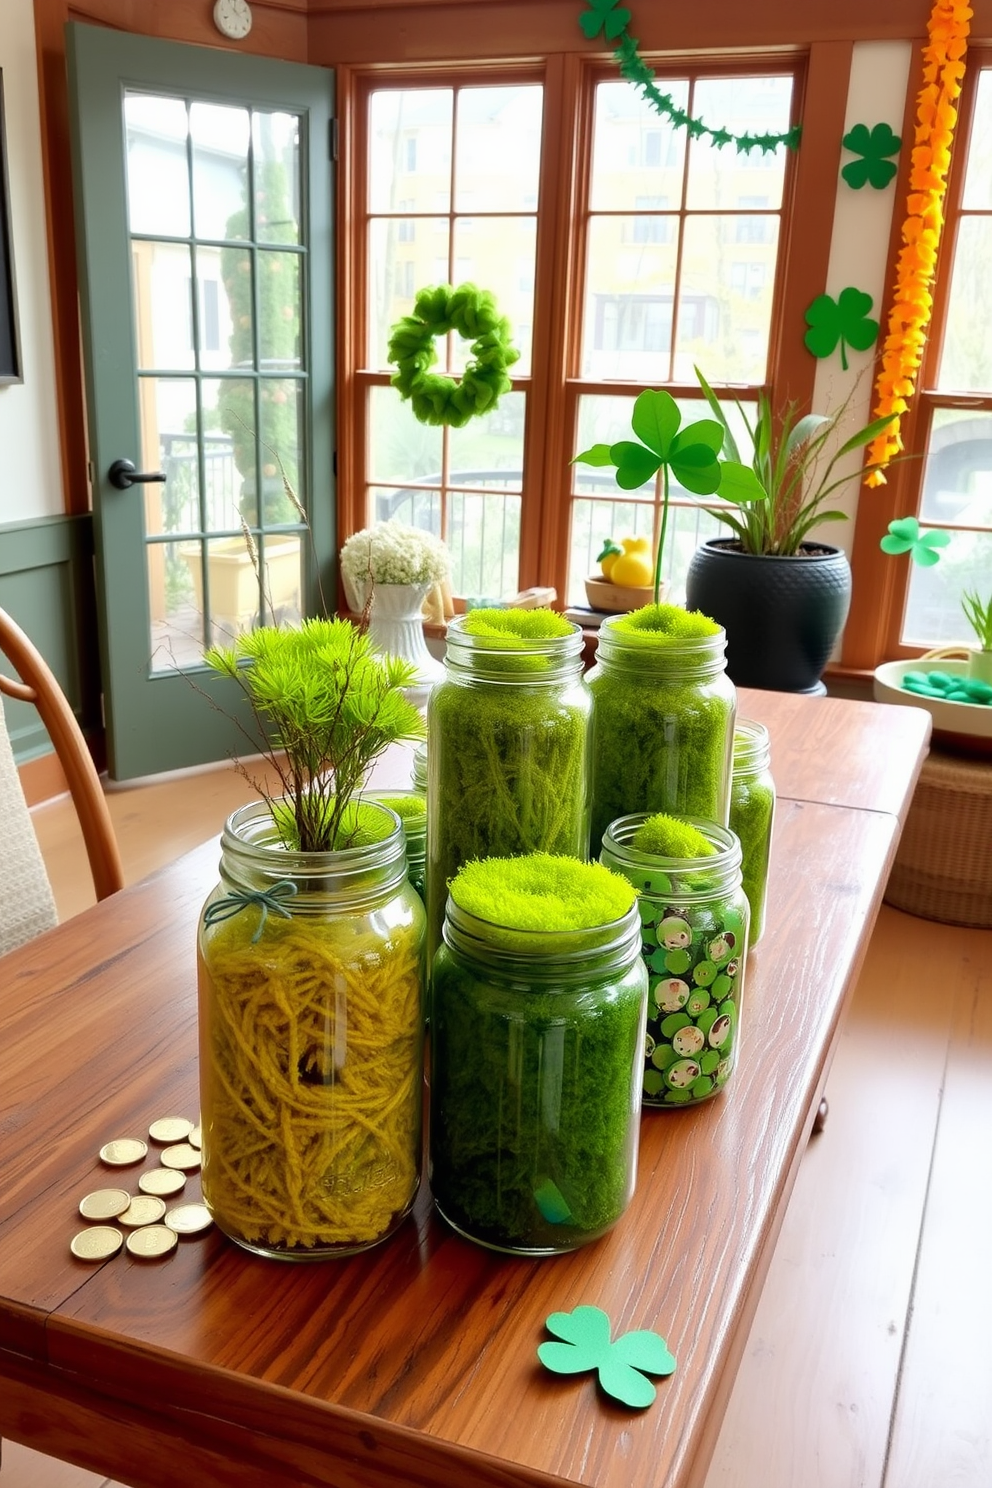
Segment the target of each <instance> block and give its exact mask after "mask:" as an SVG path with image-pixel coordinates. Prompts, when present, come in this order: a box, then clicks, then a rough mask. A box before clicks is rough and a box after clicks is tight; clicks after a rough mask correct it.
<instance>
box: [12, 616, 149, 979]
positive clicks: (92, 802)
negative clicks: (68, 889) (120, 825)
mask: <svg viewBox="0 0 992 1488" xmlns="http://www.w3.org/2000/svg"><path fill="white" fill-rule="evenodd" d="M0 652H2V653H3V654H4V656H6V658H7V660H8V661H9V662H10V664H11V665H12V666H13V667H14V669H15V670H16V672H17V673H18V676H17V677H16V678H15V677H10V676H6V675H4V674H3V673H2V672H0V694H6V696H7V697H11V698H17V699H18V700H19V701H21V702H26V703H33V704H34V706H35V707H36V708H37V710H38V713H39V715H40V717H41V721H42V723H43V724H44V725H45V728H46V729H47V730H48V736H49V738H50V739H51V741H52V744H53V745H54V747H55V752H56V754H57V755H58V758H59V763H60V764H61V766H62V769H63V771H64V772H65V777H66V780H67V781H68V784H69V790H70V792H71V794H72V800H73V804H74V806H75V808H76V814H77V816H78V817H79V825H80V828H81V830H82V834H83V840H84V842H85V844H86V853H87V856H88V858H89V863H90V871H91V873H92V875H93V885H94V888H95V889H96V896H97V898H98V899H106V898H107V897H108V896H109V895H110V894H114V893H116V891H117V890H118V889H120V888H123V886H124V871H123V868H122V866H121V858H120V852H119V851H118V847H117V839H116V837H115V835H114V827H113V823H112V821H111V819H110V812H109V811H108V809H107V802H106V799H105V798H104V794H103V790H102V788H101V786H100V777H99V775H98V774H97V772H96V766H95V765H94V764H93V760H92V758H91V756H90V753H89V750H88V749H87V747H86V741H85V740H84V738H83V735H82V731H81V730H80V727H79V724H78V723H77V722H76V718H75V715H74V714H73V712H72V709H71V708H70V707H69V704H68V702H67V701H66V698H65V694H64V693H63V692H62V689H61V687H60V686H59V684H58V682H57V680H56V678H55V676H54V675H53V673H52V671H51V669H50V668H49V666H48V664H47V662H46V661H45V660H44V658H43V657H42V655H41V653H40V652H39V651H38V650H37V648H36V647H35V646H34V645H33V643H32V642H31V641H30V640H29V639H28V637H27V636H26V635H25V633H24V631H23V630H21V628H20V626H19V625H17V624H16V622H15V621H14V620H12V619H11V617H10V616H9V615H8V614H7V613H6V611H5V610H2V609H0ZM0 812H2V818H3V844H2V854H3V859H2V862H0V874H2V876H3V877H4V879H5V880H6V881H7V882H8V884H9V889H10V891H9V892H5V893H4V895H3V898H4V900H5V901H14V900H16V901H17V902H18V903H19V904H20V906H21V908H20V910H19V911H18V914H17V919H18V920H19V925H18V926H15V925H14V924H13V919H14V916H13V915H7V916H6V917H5V918H6V920H7V926H6V939H2V938H0V951H6V950H12V949H13V944H12V943H11V942H12V941H13V942H14V943H18V944H19V943H23V941H25V940H28V939H30V938H31V936H32V935H34V934H38V933H39V932H40V931H41V930H43V929H47V928H48V927H49V926H50V925H51V924H54V923H55V915H54V901H53V900H52V897H51V888H50V886H49V885H48V876H47V873H45V870H44V864H43V863H42V861H41V853H40V850H39V849H38V844H37V839H36V837H35V834H34V827H33V825H32V823H31V818H30V814H29V812H28V809H27V804H26V802H25V800H24V793H23V791H22V790H21V786H20V780H19V779H18V776H17V770H16V766H15V765H14V757H13V751H12V749H11V746H10V740H9V738H8V736H7V730H6V726H5V724H4V721H3V709H2V701H0ZM39 865H40V876H39ZM42 879H43V882H42ZM5 907H6V906H5Z"/></svg>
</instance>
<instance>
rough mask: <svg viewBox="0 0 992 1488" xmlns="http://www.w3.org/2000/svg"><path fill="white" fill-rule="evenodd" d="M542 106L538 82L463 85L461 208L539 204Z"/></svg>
mask: <svg viewBox="0 0 992 1488" xmlns="http://www.w3.org/2000/svg"><path fill="white" fill-rule="evenodd" d="M542 108H543V89H542V88H540V87H537V86H533V87H521V88H507V87H494V88H462V89H460V90H459V92H458V102H457V116H456V117H457V128H456V140H457V145H456V154H455V211H456V212H472V211H479V210H480V209H482V210H485V211H487V212H521V211H534V210H536V208H537V182H538V173H539V170H540V164H541V113H542ZM481 282H482V283H483V284H485V286H486V288H487V289H488V288H490V287H491V286H490V281H489V280H488V279H484V280H482V281H481Z"/></svg>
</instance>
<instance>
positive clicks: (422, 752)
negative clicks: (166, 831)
mask: <svg viewBox="0 0 992 1488" xmlns="http://www.w3.org/2000/svg"><path fill="white" fill-rule="evenodd" d="M412 788H413V789H414V790H415V791H417V793H418V794H419V795H421V796H426V794H427V740H426V739H421V741H420V743H419V744H418V745H417V747H416V749H415V750H414V751H413V786H412Z"/></svg>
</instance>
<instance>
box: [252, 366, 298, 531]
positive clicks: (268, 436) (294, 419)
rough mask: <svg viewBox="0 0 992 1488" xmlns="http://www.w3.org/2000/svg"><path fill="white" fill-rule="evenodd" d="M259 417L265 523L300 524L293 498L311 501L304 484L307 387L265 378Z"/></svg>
mask: <svg viewBox="0 0 992 1488" xmlns="http://www.w3.org/2000/svg"><path fill="white" fill-rule="evenodd" d="M258 417H259V426H260V427H259V439H260V443H261V449H260V451H259V453H260V457H261V462H262V493H263V501H262V521H263V522H264V523H265V525H266V526H269V527H273V526H279V525H282V524H283V523H286V522H298V521H299V520H300V516H299V512H298V511H297V508H296V504H295V502H294V500H293V497H294V496H295V498H296V502H299V503H301V504H302V505H304V506H305V505H306V500H307V493H306V490H305V488H304V485H303V468H304V467H303V421H304V404H303V384H302V383H300V382H297V381H295V379H292V378H285V379H281V378H279V379H277V378H271V377H263V378H262V380H261V382H260V383H259V389H258ZM287 484H288V485H289V487H290V490H289V491H287V490H286V485H287Z"/></svg>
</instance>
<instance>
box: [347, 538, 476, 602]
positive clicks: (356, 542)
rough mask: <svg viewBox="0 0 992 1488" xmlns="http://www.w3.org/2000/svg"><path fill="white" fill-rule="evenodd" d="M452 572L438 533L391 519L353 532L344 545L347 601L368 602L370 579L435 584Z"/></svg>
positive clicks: (442, 580)
mask: <svg viewBox="0 0 992 1488" xmlns="http://www.w3.org/2000/svg"><path fill="white" fill-rule="evenodd" d="M450 575H451V557H450V555H449V553H448V549H447V547H446V546H445V544H444V543H443V542H442V540H441V539H440V538H439V537H435V536H434V535H433V533H430V532H425V531H424V529H423V528H422V527H408V526H406V525H405V523H403V522H397V521H395V520H393V519H391V520H390V521H388V522H377V523H376V524H375V526H374V527H363V528H362V530H361V532H354V533H352V535H351V537H349V538H348V539H347V541H346V542H345V544H344V546H343V547H342V549H341V577H342V579H343V580H344V587H345V593H346V595H347V598H348V603H349V604H350V605H351V607H352V609H354V610H361V609H363V608H364V606H365V597H366V591H367V588H368V584H369V580H370V579H371V581H372V583H373V585H377V584H423V585H424V586H425V587H426V588H432V587H433V586H434V585H435V584H442V583H445V582H446V581H447V580H448V578H449V577H450Z"/></svg>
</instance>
